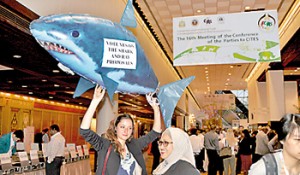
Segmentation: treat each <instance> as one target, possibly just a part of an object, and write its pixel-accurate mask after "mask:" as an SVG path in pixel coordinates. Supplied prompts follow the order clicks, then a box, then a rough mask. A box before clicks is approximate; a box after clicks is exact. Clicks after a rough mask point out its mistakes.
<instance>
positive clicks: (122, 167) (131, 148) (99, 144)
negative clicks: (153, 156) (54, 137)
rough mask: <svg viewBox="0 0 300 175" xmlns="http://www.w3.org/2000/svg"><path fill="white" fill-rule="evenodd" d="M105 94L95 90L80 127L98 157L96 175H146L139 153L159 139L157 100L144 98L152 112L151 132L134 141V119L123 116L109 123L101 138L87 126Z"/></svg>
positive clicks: (81, 132) (151, 95)
mask: <svg viewBox="0 0 300 175" xmlns="http://www.w3.org/2000/svg"><path fill="white" fill-rule="evenodd" d="M104 94H105V90H104V89H103V88H102V87H100V86H96V88H95V92H94V96H93V99H92V101H91V103H90V106H89V108H88V110H87V111H86V113H85V115H84V117H83V120H82V123H81V126H80V134H81V135H82V136H83V137H84V138H85V140H86V141H88V142H89V143H90V144H91V145H93V147H94V149H95V150H96V151H97V153H98V160H97V162H98V167H97V172H96V174H101V173H102V174H103V175H104V174H116V175H119V174H122V175H126V174H128V175H129V174H130V175H141V174H142V175H147V172H146V165H145V162H144V158H143V154H142V150H143V148H144V147H146V146H148V144H149V143H151V142H152V141H153V140H155V139H156V138H157V137H158V136H160V132H161V117H160V109H159V104H158V103H157V99H156V98H155V97H153V93H150V94H147V95H146V98H147V101H148V103H149V104H150V105H151V106H152V108H153V110H154V123H153V128H152V131H150V132H149V133H148V134H147V135H145V136H143V137H140V138H138V139H134V138H133V131H134V122H133V119H132V118H131V117H130V115H128V114H122V115H120V116H118V117H117V118H116V119H114V120H112V121H111V123H110V126H109V128H108V129H107V131H106V133H105V134H104V136H102V137H101V136H99V135H98V134H96V133H95V132H93V131H91V130H90V126H91V121H92V118H93V114H94V112H95V110H96V108H97V106H98V104H99V103H100V101H101V100H102V98H103V96H104Z"/></svg>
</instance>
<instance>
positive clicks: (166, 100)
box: [157, 76, 195, 128]
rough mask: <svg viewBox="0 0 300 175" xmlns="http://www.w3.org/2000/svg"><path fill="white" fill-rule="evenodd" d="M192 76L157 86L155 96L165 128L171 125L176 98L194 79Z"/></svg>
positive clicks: (177, 98)
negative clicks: (157, 90) (157, 89)
mask: <svg viewBox="0 0 300 175" xmlns="http://www.w3.org/2000/svg"><path fill="white" fill-rule="evenodd" d="M194 78H195V76H191V77H188V78H185V79H182V80H178V81H176V82H173V83H170V84H166V85H164V86H162V87H160V88H159V92H158V95H157V97H158V100H159V104H160V110H161V113H162V116H163V118H164V122H165V125H166V127H167V128H168V127H170V126H171V119H172V116H173V113H174V109H175V107H176V105H177V102H178V100H179V99H180V97H181V95H182V93H183V91H184V89H185V88H186V87H187V86H188V85H189V84H190V83H191V81H192V80H194Z"/></svg>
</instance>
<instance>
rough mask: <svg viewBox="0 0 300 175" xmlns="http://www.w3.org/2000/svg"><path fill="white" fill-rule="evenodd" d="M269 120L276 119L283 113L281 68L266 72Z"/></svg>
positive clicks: (283, 96) (283, 94)
mask: <svg viewBox="0 0 300 175" xmlns="http://www.w3.org/2000/svg"><path fill="white" fill-rule="evenodd" d="M266 83H267V97H268V107H269V115H270V118H269V119H270V120H269V121H278V120H280V119H281V117H282V116H283V115H284V114H285V91H284V80H283V71H282V70H269V71H268V72H267V73H266Z"/></svg>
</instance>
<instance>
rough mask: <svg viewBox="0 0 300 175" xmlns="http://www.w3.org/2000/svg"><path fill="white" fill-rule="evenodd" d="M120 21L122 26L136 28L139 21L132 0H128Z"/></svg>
mask: <svg viewBox="0 0 300 175" xmlns="http://www.w3.org/2000/svg"><path fill="white" fill-rule="evenodd" d="M120 23H121V25H122V26H128V27H133V28H136V26H137V23H136V19H135V16H134V8H133V4H132V0H128V1H127V4H126V7H125V10H124V12H123V15H122V18H121V22H120Z"/></svg>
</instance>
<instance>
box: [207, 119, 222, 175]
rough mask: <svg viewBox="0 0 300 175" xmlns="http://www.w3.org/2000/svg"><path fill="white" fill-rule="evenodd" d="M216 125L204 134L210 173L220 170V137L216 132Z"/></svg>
mask: <svg viewBox="0 0 300 175" xmlns="http://www.w3.org/2000/svg"><path fill="white" fill-rule="evenodd" d="M215 130H216V126H215V125H211V126H210V131H209V132H207V133H206V134H205V135H204V147H205V149H206V151H207V157H208V175H216V174H217V170H218V165H217V163H216V162H219V159H220V156H219V152H220V148H219V137H218V134H217V133H216V131H215Z"/></svg>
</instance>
